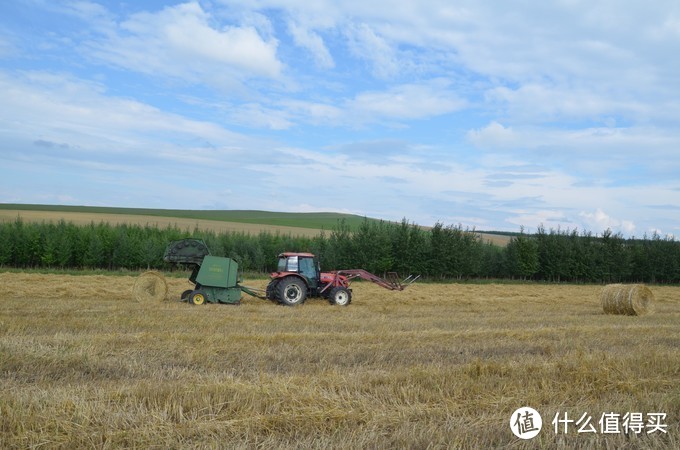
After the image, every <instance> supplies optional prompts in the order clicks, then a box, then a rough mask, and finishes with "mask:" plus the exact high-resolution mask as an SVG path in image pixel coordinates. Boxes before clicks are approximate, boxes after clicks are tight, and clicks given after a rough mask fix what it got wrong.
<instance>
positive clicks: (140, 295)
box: [132, 270, 168, 302]
mask: <svg viewBox="0 0 680 450" xmlns="http://www.w3.org/2000/svg"><path fill="white" fill-rule="evenodd" d="M132 294H133V295H134V297H135V299H136V300H137V301H138V302H150V301H151V302H160V301H163V300H165V299H166V298H167V295H168V283H167V282H166V281H165V277H164V276H163V274H162V273H160V272H157V271H155V270H150V271H148V272H144V273H143V274H141V275H139V276H138V277H137V279H136V280H135V284H134V286H133V287H132Z"/></svg>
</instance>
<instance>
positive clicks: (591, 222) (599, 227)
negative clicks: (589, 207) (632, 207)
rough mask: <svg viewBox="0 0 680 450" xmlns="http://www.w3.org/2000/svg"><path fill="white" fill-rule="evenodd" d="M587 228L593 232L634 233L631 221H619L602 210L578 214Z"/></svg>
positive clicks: (633, 225)
mask: <svg viewBox="0 0 680 450" xmlns="http://www.w3.org/2000/svg"><path fill="white" fill-rule="evenodd" d="M579 216H580V217H582V218H583V219H584V221H585V223H586V224H587V225H588V228H589V229H591V230H595V231H600V232H601V231H605V230H608V229H609V230H612V231H622V232H623V233H625V234H626V235H631V234H633V232H634V231H635V224H634V223H633V221H631V220H619V219H615V218H613V217H611V216H609V215H608V214H607V213H605V212H604V211H602V209H600V208H597V209H596V210H595V211H594V212H586V211H582V212H580V213H579Z"/></svg>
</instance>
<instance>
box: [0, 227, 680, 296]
mask: <svg viewBox="0 0 680 450" xmlns="http://www.w3.org/2000/svg"><path fill="white" fill-rule="evenodd" d="M186 237H194V238H199V239H203V240H204V241H205V242H206V244H207V246H208V248H209V249H210V251H211V253H212V254H213V255H216V256H227V257H230V258H232V259H234V260H236V261H237V262H238V263H239V265H240V268H241V269H242V270H244V271H249V272H263V273H264V272H270V271H273V270H275V268H276V262H277V261H276V259H277V255H278V254H279V253H281V252H284V251H305V252H312V253H314V254H316V255H318V256H319V258H320V261H321V266H322V269H323V270H335V269H355V268H362V269H366V270H368V271H370V272H373V273H376V274H384V273H385V272H392V271H394V272H398V273H399V274H403V275H407V274H419V275H421V276H423V277H425V278H429V279H436V280H448V279H459V280H460V279H475V278H492V279H522V280H537V281H551V282H595V283H611V282H648V283H679V282H680V242H678V241H676V240H675V239H674V238H673V237H669V236H667V237H661V236H659V235H658V234H656V233H654V234H652V235H651V236H646V235H645V236H644V237H643V238H642V239H635V238H624V237H623V236H622V235H621V234H618V233H613V232H611V231H609V230H608V231H605V232H604V233H602V234H601V235H595V234H593V233H591V232H587V231H583V232H580V233H579V232H578V231H577V230H560V229H557V230H554V229H550V230H546V229H544V228H543V227H540V228H539V229H538V231H537V233H534V234H526V233H524V231H523V230H522V231H521V232H520V233H519V234H517V235H516V236H514V237H513V238H512V240H511V241H510V243H509V244H508V245H507V246H505V247H499V246H497V245H493V244H491V243H488V242H484V241H483V240H482V239H481V237H480V236H479V235H478V234H477V233H476V232H475V230H474V229H473V230H470V229H468V228H466V229H463V227H462V226H461V225H447V226H445V225H444V224H441V223H438V224H436V225H435V226H434V227H432V228H430V229H423V228H421V227H419V226H417V225H415V224H412V223H409V222H408V221H407V220H405V219H404V220H403V221H402V222H401V223H391V222H382V221H370V220H365V221H364V222H363V223H362V224H361V225H360V226H359V227H358V228H356V229H351V228H350V227H349V226H348V225H347V224H346V223H345V222H344V221H339V222H338V224H337V225H336V226H335V227H334V228H333V229H332V230H326V231H322V232H321V233H320V234H319V235H318V236H315V237H301V236H292V235H289V234H280V233H270V232H260V233H257V234H249V233H245V232H228V233H215V232H213V231H209V230H199V229H195V230H193V231H190V230H182V229H180V228H178V227H172V226H171V227H167V228H158V227H155V226H141V225H128V224H119V225H111V224H108V223H94V222H92V223H90V224H89V225H86V226H79V225H75V224H73V223H71V222H65V221H63V220H62V221H59V222H56V223H55V222H42V223H33V222H24V221H22V220H21V219H20V218H17V219H16V220H15V221H13V222H4V223H0V243H1V245H0V267H15V268H54V269H85V268H89V269H105V270H118V269H128V270H139V269H160V270H167V269H170V268H171V266H170V265H169V264H168V263H166V262H164V261H163V253H164V250H165V247H166V245H167V244H168V243H169V242H170V241H173V240H177V239H182V238H186Z"/></svg>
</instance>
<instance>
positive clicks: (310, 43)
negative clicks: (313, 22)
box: [288, 21, 335, 69]
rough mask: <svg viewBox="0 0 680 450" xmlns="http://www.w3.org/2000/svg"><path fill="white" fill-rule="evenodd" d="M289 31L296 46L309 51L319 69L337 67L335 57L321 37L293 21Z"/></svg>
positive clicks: (289, 24) (290, 23) (289, 25)
mask: <svg viewBox="0 0 680 450" xmlns="http://www.w3.org/2000/svg"><path fill="white" fill-rule="evenodd" d="M288 31H290V34H291V35H292V36H293V40H294V41H295V44H296V45H298V46H300V47H302V48H305V49H307V50H309V52H310V53H311V54H312V56H313V57H314V60H315V62H316V64H317V65H318V66H319V67H321V68H323V69H331V68H333V67H335V62H334V61H333V57H332V56H331V54H330V52H329V51H328V49H327V48H326V45H325V44H324V42H323V39H322V38H321V36H319V35H318V34H317V33H315V32H314V31H310V30H309V29H307V28H304V27H302V26H301V25H299V24H296V23H294V22H292V21H291V22H289V23H288Z"/></svg>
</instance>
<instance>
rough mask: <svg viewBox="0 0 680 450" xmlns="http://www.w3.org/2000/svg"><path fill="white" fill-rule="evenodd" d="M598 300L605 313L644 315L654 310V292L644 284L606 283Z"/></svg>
mask: <svg viewBox="0 0 680 450" xmlns="http://www.w3.org/2000/svg"><path fill="white" fill-rule="evenodd" d="M600 300H601V301H602V308H603V309H604V312H605V313H606V314H623V315H627V316H644V315H645V314H651V313H653V312H654V294H653V293H652V291H651V290H650V289H649V288H648V287H647V286H645V285H644V284H608V285H606V286H605V287H604V288H603V289H602V293H601V294H600Z"/></svg>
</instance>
